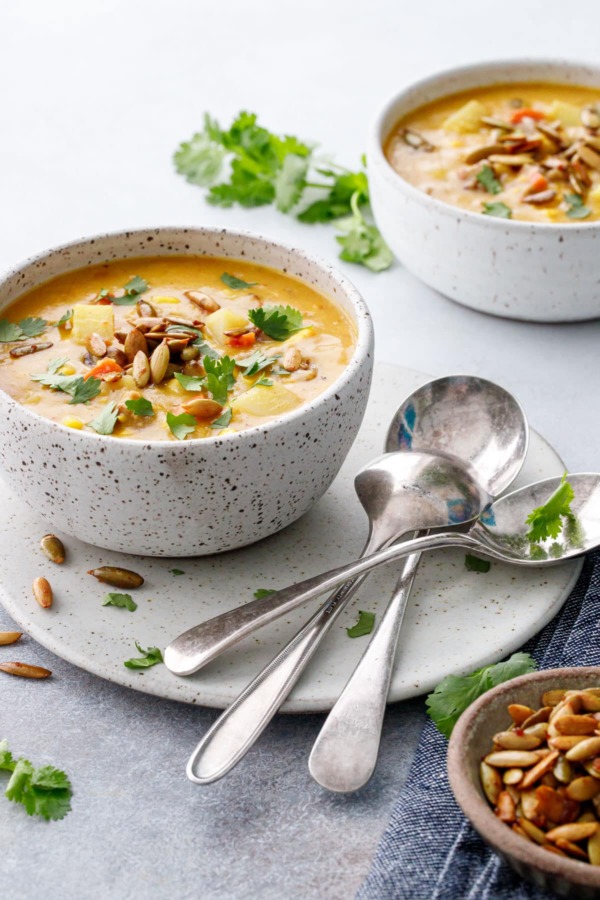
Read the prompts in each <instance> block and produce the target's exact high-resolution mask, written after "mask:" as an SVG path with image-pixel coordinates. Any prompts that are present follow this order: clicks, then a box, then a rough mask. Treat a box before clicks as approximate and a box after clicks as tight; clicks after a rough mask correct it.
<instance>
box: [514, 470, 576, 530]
mask: <svg viewBox="0 0 600 900" xmlns="http://www.w3.org/2000/svg"><path fill="white" fill-rule="evenodd" d="M574 499H575V492H574V491H573V488H572V487H571V485H570V484H569V482H568V481H567V473H566V472H565V473H564V475H563V477H562V480H561V482H560V484H559V486H558V487H557V489H556V490H555V491H554V493H553V494H552V496H551V497H550V498H549V499H548V500H547V501H546V503H544V504H543V506H538V507H536V509H534V510H533V512H530V513H529V515H528V516H527V519H526V521H527V524H528V525H531V528H530V530H529V531H528V532H527V540H528V541H530V542H531V543H532V544H537V543H539V542H540V541H545V540H547V539H548V538H550V537H551V538H557V537H558V535H559V534H560V532H561V531H562V529H563V519H567V520H568V519H571V518H574V516H573V513H572V512H571V503H572V501H573V500H574Z"/></svg>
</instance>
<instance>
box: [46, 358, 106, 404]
mask: <svg viewBox="0 0 600 900" xmlns="http://www.w3.org/2000/svg"><path fill="white" fill-rule="evenodd" d="M68 361H69V360H68V359H67V357H63V358H62V359H54V360H51V361H50V362H49V363H48V368H47V371H46V372H45V373H44V374H42V375H32V376H31V380H32V381H37V382H39V384H43V385H44V386H45V387H49V388H51V389H52V390H53V391H64V393H65V394H70V395H71V398H72V399H71V400H70V401H69V403H87V401H88V400H93V398H94V397H97V396H98V394H99V393H100V389H101V388H102V382H101V381H100V379H99V378H94V376H93V375H92V376H90V377H88V378H87V379H84V377H83V375H59V374H58V373H59V371H60V369H61V368H62V367H63V366H64V365H65V363H67V362H68Z"/></svg>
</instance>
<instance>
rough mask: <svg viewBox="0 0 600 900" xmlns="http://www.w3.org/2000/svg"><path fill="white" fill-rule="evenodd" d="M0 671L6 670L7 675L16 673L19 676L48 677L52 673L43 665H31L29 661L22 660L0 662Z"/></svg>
mask: <svg viewBox="0 0 600 900" xmlns="http://www.w3.org/2000/svg"><path fill="white" fill-rule="evenodd" d="M0 672H6V674H7V675H16V676H17V677H19V678H48V677H49V676H50V675H52V672H51V671H50V669H44V668H43V666H31V665H29V663H22V662H3V663H0Z"/></svg>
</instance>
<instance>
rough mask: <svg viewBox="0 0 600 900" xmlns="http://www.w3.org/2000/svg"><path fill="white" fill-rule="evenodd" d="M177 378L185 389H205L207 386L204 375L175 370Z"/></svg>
mask: <svg viewBox="0 0 600 900" xmlns="http://www.w3.org/2000/svg"><path fill="white" fill-rule="evenodd" d="M175 378H176V379H177V381H178V382H179V384H180V385H181V387H182V388H183V389H184V391H203V390H204V389H205V388H206V382H205V381H204V376H203V375H184V374H183V372H175Z"/></svg>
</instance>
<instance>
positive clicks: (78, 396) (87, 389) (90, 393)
mask: <svg viewBox="0 0 600 900" xmlns="http://www.w3.org/2000/svg"><path fill="white" fill-rule="evenodd" d="M67 377H69V376H67ZM101 388H102V382H101V381H100V379H99V378H94V376H93V375H92V376H90V377H89V378H87V379H85V378H83V377H79V378H77V380H76V381H75V383H74V386H73V390H67V393H68V394H71V397H72V400H69V403H87V402H88V400H93V399H94V397H97V396H98V394H99V393H100V390H101ZM62 390H65V388H62Z"/></svg>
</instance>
